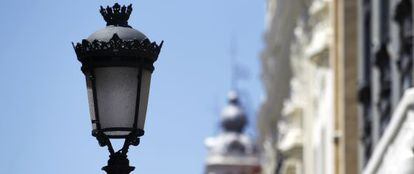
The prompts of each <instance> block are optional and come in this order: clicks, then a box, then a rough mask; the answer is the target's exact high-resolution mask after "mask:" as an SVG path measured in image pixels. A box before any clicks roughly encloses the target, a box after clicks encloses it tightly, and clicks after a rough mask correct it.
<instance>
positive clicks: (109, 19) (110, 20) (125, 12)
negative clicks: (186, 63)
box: [99, 3, 132, 27]
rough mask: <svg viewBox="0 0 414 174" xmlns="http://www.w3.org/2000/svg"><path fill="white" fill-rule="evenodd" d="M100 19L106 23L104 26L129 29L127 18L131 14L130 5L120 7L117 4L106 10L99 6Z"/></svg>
mask: <svg viewBox="0 0 414 174" xmlns="http://www.w3.org/2000/svg"><path fill="white" fill-rule="evenodd" d="M99 11H100V12H101V15H102V17H103V18H104V20H105V21H106V26H110V25H114V26H122V27H131V26H129V25H128V19H129V16H130V15H131V13H132V4H130V5H128V6H125V5H123V6H121V5H119V4H118V3H115V4H114V6H112V7H109V6H107V7H106V8H104V7H102V6H101V9H100V10H99Z"/></svg>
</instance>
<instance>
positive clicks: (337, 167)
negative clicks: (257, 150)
mask: <svg viewBox="0 0 414 174" xmlns="http://www.w3.org/2000/svg"><path fill="white" fill-rule="evenodd" d="M412 7H413V2H412V0H378V1H376V0H298V1H291V0H268V1H267V15H266V23H267V27H266V33H265V38H266V39H265V43H266V47H265V49H264V51H263V53H262V56H261V60H262V66H263V74H262V78H263V83H264V86H265V90H266V93H267V95H266V98H265V100H264V101H263V104H262V108H261V111H260V115H259V117H258V120H259V121H258V124H259V125H258V127H259V132H260V135H261V139H260V142H261V148H262V150H263V153H264V154H266V155H264V156H263V157H264V158H263V160H264V162H263V163H262V165H263V166H262V168H263V173H265V174H274V173H283V174H291V173H294V174H295V173H304V174H331V173H337V174H355V173H362V172H365V173H384V171H390V170H389V167H386V166H385V167H384V166H383V164H386V165H392V164H393V162H394V163H398V162H399V161H405V162H406V163H408V162H409V161H410V160H411V158H412V155H413V154H412V153H413V152H412V150H411V154H410V153H397V151H398V150H401V151H403V152H408V151H410V150H407V147H411V146H414V145H413V144H414V143H413V144H412V145H410V144H407V142H410V140H413V139H414V138H413V139H410V137H412V136H413V135H412V133H408V132H410V131H407V130H409V129H411V127H410V125H412V124H411V123H409V122H410V120H411V117H410V116H409V114H408V113H410V112H409V110H410V107H408V106H411V105H410V104H406V107H405V109H400V110H405V111H400V114H399V115H398V114H397V108H403V106H402V104H403V101H402V99H403V95H404V93H406V92H407V91H408V90H409V89H410V88H411V87H412V86H413V84H412V83H413V73H414V71H413V67H412V60H413V53H412V49H413V45H412V41H413V37H412V36H413V30H414V29H413V23H412V20H413V12H412ZM407 95H408V94H407ZM401 113H403V114H401ZM395 115H397V116H395ZM395 120H399V121H395ZM401 120H405V121H401ZM411 121H412V120H411ZM391 123H394V124H396V125H399V126H402V125H404V126H403V127H404V129H401V127H398V126H395V125H394V127H397V128H392V127H393V125H392V124H391ZM387 132H392V133H387ZM387 134H390V135H389V136H388V138H387V136H386V135H387ZM391 135H392V136H391ZM385 142H387V143H385ZM411 142H413V141H411ZM398 143H401V144H398ZM404 143H405V144H404ZM391 146H393V147H394V148H390V147H391ZM395 147H405V148H395ZM387 149H388V150H387ZM389 149H391V150H389ZM392 149H394V150H392ZM408 149H409V148H408ZM390 151H393V152H396V153H397V154H406V156H394V157H389V158H390V159H393V160H392V161H387V160H384V159H387V158H388V157H387V154H388V155H390V154H391V153H390ZM373 154H376V155H373ZM407 155H408V156H407ZM410 155H411V156H410ZM400 157H401V159H400ZM407 161H408V162H407ZM378 166H381V167H378ZM402 168H403V167H402ZM403 169H404V170H405V171H410V170H411V169H409V168H408V169H406V168H403ZM385 173H389V172H385ZM391 173H395V172H391Z"/></svg>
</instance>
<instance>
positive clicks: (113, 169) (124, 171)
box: [102, 152, 135, 174]
mask: <svg viewBox="0 0 414 174" xmlns="http://www.w3.org/2000/svg"><path fill="white" fill-rule="evenodd" d="M134 169H135V167H132V166H129V160H128V158H127V155H124V154H122V153H120V152H116V153H114V154H112V155H110V156H109V160H108V165H107V166H105V167H103V168H102V170H104V171H105V172H106V173H107V174H129V173H131V172H132V171H134Z"/></svg>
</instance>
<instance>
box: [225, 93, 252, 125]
mask: <svg viewBox="0 0 414 174" xmlns="http://www.w3.org/2000/svg"><path fill="white" fill-rule="evenodd" d="M228 98H229V104H228V105H227V106H226V107H225V108H224V109H223V111H222V113H221V125H222V127H223V128H224V130H225V131H230V132H242V131H243V130H244V127H245V126H246V124H247V119H246V114H245V112H244V110H243V108H242V107H241V106H240V102H239V98H238V96H237V93H236V92H234V91H231V92H230V93H229V95H228Z"/></svg>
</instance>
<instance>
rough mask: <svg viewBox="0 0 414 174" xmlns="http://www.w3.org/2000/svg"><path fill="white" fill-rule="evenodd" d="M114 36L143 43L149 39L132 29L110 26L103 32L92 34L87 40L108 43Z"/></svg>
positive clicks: (102, 30)
mask: <svg viewBox="0 0 414 174" xmlns="http://www.w3.org/2000/svg"><path fill="white" fill-rule="evenodd" d="M114 34H117V35H118V36H119V38H120V39H122V40H139V41H143V40H145V39H146V38H147V36H145V35H144V34H143V33H141V32H140V31H138V30H135V29H133V28H131V27H123V26H115V25H109V26H107V27H105V28H103V29H101V30H98V31H96V32H95V33H92V34H91V35H90V36H89V37H88V38H87V40H88V41H89V42H92V41H94V40H99V41H105V42H108V41H109V40H110V39H111V38H112V37H113V36H114Z"/></svg>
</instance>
